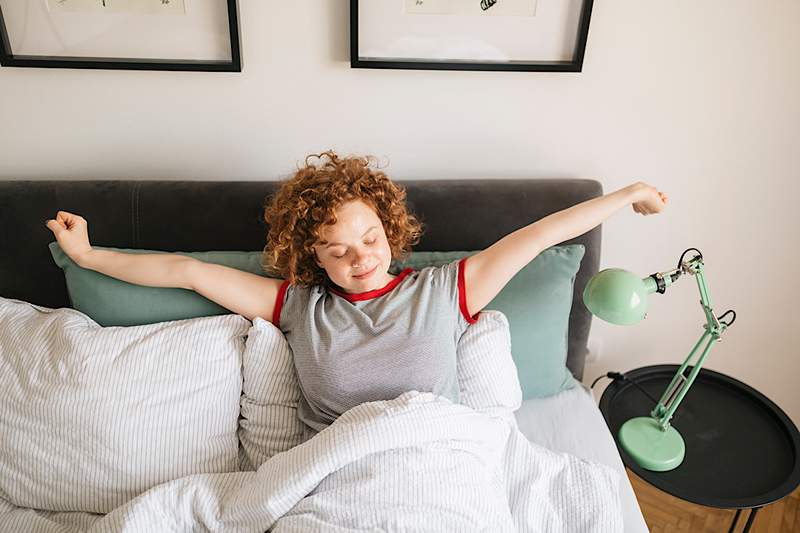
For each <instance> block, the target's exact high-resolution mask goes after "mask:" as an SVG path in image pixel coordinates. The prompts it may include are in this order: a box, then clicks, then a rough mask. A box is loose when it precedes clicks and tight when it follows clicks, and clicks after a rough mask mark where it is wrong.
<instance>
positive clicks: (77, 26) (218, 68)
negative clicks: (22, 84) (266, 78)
mask: <svg viewBox="0 0 800 533" xmlns="http://www.w3.org/2000/svg"><path fill="white" fill-rule="evenodd" d="M240 49H241V46H240V42H239V17H238V6H237V0H199V1H198V0H166V1H164V0H36V1H32V0H23V2H19V0H0V65H1V66H3V67H38V68H73V69H75V68H77V69H112V70H171V71H205V72H241V71H242V62H241V51H240Z"/></svg>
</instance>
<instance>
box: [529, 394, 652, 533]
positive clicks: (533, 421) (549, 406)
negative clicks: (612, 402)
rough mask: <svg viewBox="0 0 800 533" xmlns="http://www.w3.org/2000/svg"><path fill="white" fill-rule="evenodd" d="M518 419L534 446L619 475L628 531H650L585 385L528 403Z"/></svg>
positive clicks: (612, 443)
mask: <svg viewBox="0 0 800 533" xmlns="http://www.w3.org/2000/svg"><path fill="white" fill-rule="evenodd" d="M514 415H515V416H516V419H517V423H518V425H519V429H520V431H521V432H522V433H523V434H524V435H525V436H526V437H528V439H529V440H530V441H531V442H534V443H537V444H540V445H542V446H544V447H546V448H549V449H551V450H554V451H557V452H567V453H571V454H574V455H577V456H578V457H582V458H583V459H587V460H589V461H596V462H600V463H603V464H606V465H608V466H611V467H612V468H614V469H615V470H616V471H617V472H619V473H620V477H621V480H620V500H621V503H622V514H623V521H624V526H625V530H624V531H625V533H643V532H644V533H646V532H647V531H648V529H647V524H646V523H645V521H644V517H643V516H642V511H641V509H640V508H639V503H638V502H637V501H636V495H635V494H634V492H633V487H632V486H631V484H630V481H629V480H628V477H627V475H626V474H625V466H624V465H623V463H622V459H620V456H619V452H617V448H616V445H615V444H614V439H613V438H612V436H611V433H610V432H609V431H608V426H607V425H606V422H605V420H604V419H603V415H602V413H601V412H600V410H599V409H598V408H597V403H596V401H595V400H594V398H593V397H592V393H591V391H590V389H589V388H588V387H586V386H584V385H583V384H581V385H579V386H576V387H574V388H572V389H569V390H566V391H563V392H561V393H559V394H555V395H553V396H548V397H546V398H535V399H531V400H525V401H524V402H522V407H520V408H519V409H518V410H517V411H515V412H514Z"/></svg>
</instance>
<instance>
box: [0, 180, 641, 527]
mask: <svg viewBox="0 0 800 533" xmlns="http://www.w3.org/2000/svg"><path fill="white" fill-rule="evenodd" d="M401 183H402V185H403V186H404V187H405V188H406V190H407V193H408V200H409V204H410V206H411V208H412V210H413V211H414V212H415V213H417V214H419V215H420V216H421V218H422V220H423V221H424V223H425V225H426V231H425V234H424V235H423V238H422V240H421V242H420V243H419V245H418V246H417V247H416V248H415V250H419V251H448V250H478V249H483V248H485V247H486V246H488V245H490V244H491V243H492V242H494V241H495V240H497V239H498V238H500V237H501V236H503V235H505V234H507V233H509V232H511V231H513V230H515V229H517V228H519V227H521V226H523V225H525V224H528V223H530V222H532V221H534V220H537V219H539V218H541V217H543V216H546V215H547V214H549V213H552V212H554V211H558V210H560V209H564V208H567V207H569V206H571V205H574V204H576V203H578V202H581V201H584V200H587V199H590V198H593V197H596V196H599V195H601V194H602V188H601V185H600V183H598V182H597V181H593V180H577V179H553V180H539V179H530V180H508V179H491V180H415V181H403V182H401ZM275 187H276V182H269V181H265V182H242V181H214V182H198V181H110V180H109V181H81V180H62V181H14V180H11V181H4V182H0V236H1V240H2V252H3V253H2V254H1V255H0V296H2V297H5V298H10V299H16V300H19V301H24V302H30V303H33V304H36V305H39V306H44V307H47V308H62V307H70V305H71V302H70V298H69V295H68V292H67V287H66V285H65V281H64V275H63V272H62V271H61V270H60V269H59V268H58V267H57V266H56V265H55V264H54V262H53V260H52V258H51V256H50V252H49V250H48V246H47V245H48V243H49V242H51V241H52V240H53V239H52V234H51V233H50V232H49V231H48V230H47V229H46V228H45V227H44V225H43V221H44V220H45V219H47V218H52V217H54V215H55V213H56V211H57V210H59V209H61V210H66V211H71V212H74V213H79V214H81V215H83V216H84V217H85V218H86V219H87V220H89V221H90V228H89V231H90V237H91V239H92V243H93V244H94V245H103V246H110V247H118V248H131V249H150V250H164V251H206V250H260V249H261V248H262V247H263V242H264V236H265V234H266V228H265V227H264V224H263V221H262V218H261V213H262V209H263V199H264V198H265V197H266V196H267V195H269V194H270V193H271V192H272V191H274V190H275ZM465 213H468V214H469V216H465ZM100 221H102V223H100ZM93 222H94V224H93ZM600 242H601V237H600V228H596V229H595V230H593V231H590V232H588V233H586V234H584V235H582V236H580V237H578V238H576V239H574V240H572V241H570V243H574V244H581V245H583V246H584V247H585V254H584V256H583V259H582V261H581V263H580V268H579V270H578V272H577V275H576V276H575V286H574V293H573V300H572V308H571V311H570V313H569V331H568V343H567V345H568V351H567V360H566V365H567V367H568V369H569V371H570V372H571V373H572V375H573V376H574V377H575V378H576V379H577V380H578V381H581V380H582V379H583V370H584V361H585V356H586V351H587V349H586V345H587V338H588V334H589V329H590V324H591V315H590V314H589V313H588V311H587V310H586V309H585V307H584V306H583V304H582V302H581V301H580V295H581V294H582V291H583V287H584V286H585V284H586V283H587V281H588V279H589V278H590V277H591V276H592V274H593V273H595V272H596V271H597V269H598V265H599V259H600ZM567 244H569V243H567ZM0 327H1V325H0ZM514 416H515V419H516V421H517V423H518V426H519V429H520V431H521V432H522V433H523V434H524V435H525V436H526V437H527V438H528V439H529V440H530V441H531V442H534V443H536V444H539V445H542V446H544V447H546V448H548V449H550V450H553V451H556V452H568V453H569V454H573V455H575V456H577V457H579V458H583V459H586V460H590V461H596V462H599V463H604V464H606V465H608V466H609V467H611V468H613V469H615V470H616V471H617V472H619V473H620V475H621V476H620V477H621V483H620V485H619V499H620V501H621V505H622V517H623V524H624V531H626V532H640V531H647V526H646V524H645V521H644V519H643V517H642V514H641V511H640V509H639V506H638V503H637V501H636V498H635V495H634V493H633V490H632V487H631V485H630V483H629V481H628V479H627V476H626V475H625V469H624V466H623V464H622V461H621V459H620V457H619V454H618V452H617V450H616V447H615V444H614V440H613V438H612V436H611V434H610V433H609V431H608V428H607V426H606V424H605V422H604V420H603V417H602V415H601V413H600V411H599V410H598V408H597V406H596V402H595V401H594V399H593V397H592V395H591V392H590V391H589V390H588V389H587V388H586V387H585V386H583V385H581V384H578V385H576V386H574V387H572V388H570V389H568V390H564V391H562V392H559V393H558V394H555V395H552V396H547V397H543V398H531V399H527V400H525V401H523V402H522V405H521V407H520V408H519V409H517V410H516V411H515V412H514ZM0 497H2V494H0ZM29 512H30V513H37V512H38V511H29ZM42 513H43V514H42V516H45V515H46V516H47V517H48V520H51V523H52V524H61V525H64V526H65V527H68V528H69V527H73V528H77V529H76V530H80V529H81V528H82V527H88V526H89V525H90V524H91V523H92V521H93V520H96V519H97V516H98V515H97V514H95V515H86V516H82V513H44V512H42ZM0 524H2V516H1V515H0ZM0 529H2V527H0Z"/></svg>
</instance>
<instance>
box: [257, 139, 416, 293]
mask: <svg viewBox="0 0 800 533" xmlns="http://www.w3.org/2000/svg"><path fill="white" fill-rule="evenodd" d="M313 158H316V159H318V160H319V164H317V165H312V164H311V163H310V162H309V161H310V160H311V159H313ZM372 160H373V158H371V157H369V156H366V157H357V156H354V157H347V158H340V157H339V156H338V155H336V153H335V152H333V151H332V150H328V151H326V152H323V153H321V154H311V155H309V156H307V157H306V159H305V166H304V167H303V168H300V169H299V170H298V171H297V172H296V173H295V174H294V176H292V177H291V178H289V179H288V180H287V181H285V182H284V183H283V184H282V186H281V187H280V189H279V190H278V191H277V192H276V193H275V194H273V195H272V196H271V197H268V198H267V199H266V201H265V206H264V221H265V222H266V224H267V226H268V227H269V232H268V234H267V244H266V246H265V247H264V254H263V256H262V266H263V267H264V268H265V270H267V271H268V272H271V273H274V274H277V275H280V276H281V277H283V278H284V279H287V280H289V282H290V283H292V284H297V285H300V286H312V285H321V284H324V283H326V282H327V281H328V276H327V274H326V273H325V270H324V269H323V268H321V267H320V266H319V265H317V262H316V261H315V255H314V248H313V247H314V244H315V243H316V242H317V241H318V240H320V238H321V230H322V228H323V227H324V226H327V225H329V224H335V223H336V210H337V209H338V208H339V207H340V206H341V205H342V204H344V203H347V202H349V201H351V200H362V201H364V202H365V203H366V204H368V205H370V206H371V207H372V208H373V209H374V210H375V213H376V214H377V215H378V218H380V220H381V222H382V223H383V229H384V231H385V232H386V239H387V240H388V242H389V246H390V248H391V251H392V258H393V259H404V258H405V257H406V256H407V254H408V253H409V252H410V251H411V247H412V246H413V245H414V244H416V243H417V242H419V238H420V236H421V235H422V228H423V224H422V223H421V222H420V221H419V220H418V219H417V217H415V216H414V215H413V214H412V213H410V212H409V211H408V209H407V207H406V192H405V189H404V188H403V187H401V186H399V185H397V184H396V183H394V182H393V181H392V180H390V179H389V178H388V177H387V176H386V174H384V173H383V172H381V171H380V170H375V169H372V168H370V163H371V162H372Z"/></svg>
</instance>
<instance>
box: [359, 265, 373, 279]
mask: <svg viewBox="0 0 800 533" xmlns="http://www.w3.org/2000/svg"><path fill="white" fill-rule="evenodd" d="M377 269H378V265H375V267H374V268H373V269H372V270H370V271H369V272H364V273H363V274H359V275H358V276H353V277H354V278H356V279H364V278H366V277H367V276H369V275H370V274H372V273H373V272H375V271H376V270H377Z"/></svg>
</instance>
